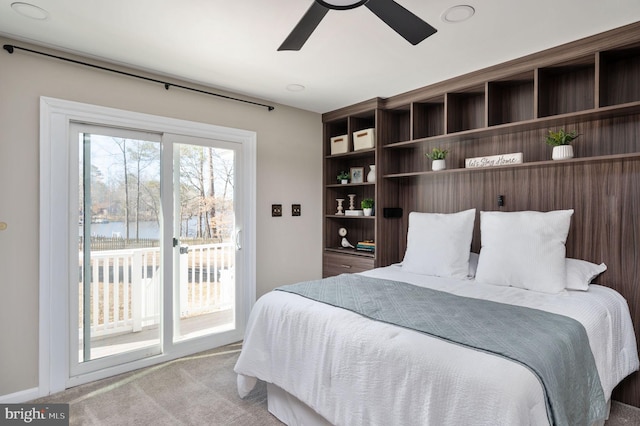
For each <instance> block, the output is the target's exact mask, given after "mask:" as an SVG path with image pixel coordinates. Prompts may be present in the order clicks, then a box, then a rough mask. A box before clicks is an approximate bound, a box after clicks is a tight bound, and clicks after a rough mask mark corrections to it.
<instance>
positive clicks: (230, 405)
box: [34, 343, 640, 426]
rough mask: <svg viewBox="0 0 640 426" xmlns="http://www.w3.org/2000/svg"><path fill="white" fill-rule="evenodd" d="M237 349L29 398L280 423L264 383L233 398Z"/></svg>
mask: <svg viewBox="0 0 640 426" xmlns="http://www.w3.org/2000/svg"><path fill="white" fill-rule="evenodd" d="M240 348H241V344H240V343H237V344H233V345H229V346H224V347H222V348H218V349H215V350H211V351H207V352H203V353H200V354H197V355H193V356H189V357H185V358H181V359H178V360H175V361H170V362H167V363H164V364H160V365H157V366H153V367H148V368H145V369H141V370H138V371H134V372H131V373H126V374H122V375H119V376H116V377H112V378H109V379H104V380H100V381H97V382H94V383H89V384H86V385H82V386H77V387H75V388H72V389H68V390H66V391H64V392H61V393H58V394H55V395H52V396H49V397H47V398H41V399H39V400H37V401H34V402H37V403H51V402H60V403H69V404H70V407H69V409H70V417H71V419H70V424H71V425H96V426H97V425H104V426H111V425H113V426H120V425H136V426H142V425H149V426H162V425H167V426H169V425H171V426H180V425H198V426H199V425H229V426H249V425H265V426H269V425H282V423H280V422H279V421H278V420H277V419H276V418H275V417H273V416H272V415H271V414H269V412H268V411H267V399H266V386H265V385H264V384H260V385H259V386H258V387H257V388H256V389H255V390H254V391H253V392H252V393H251V394H250V395H249V396H248V397H247V398H245V399H240V398H239V397H238V393H237V391H236V375H235V373H234V372H233V366H234V365H235V362H236V360H237V359H238V354H239V352H240ZM631 425H640V409H637V408H633V407H629V406H626V405H622V404H617V403H614V405H613V407H612V410H611V417H610V419H609V421H607V422H606V426H631ZM390 426H393V425H390Z"/></svg>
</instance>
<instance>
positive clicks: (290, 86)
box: [287, 84, 305, 92]
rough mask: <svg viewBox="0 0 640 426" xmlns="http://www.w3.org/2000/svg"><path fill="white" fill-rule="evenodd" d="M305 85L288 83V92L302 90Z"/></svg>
mask: <svg viewBox="0 0 640 426" xmlns="http://www.w3.org/2000/svg"><path fill="white" fill-rule="evenodd" d="M304 89H305V87H304V86H303V85H302V84H288V85H287V90H288V91H290V92H302V91H303V90H304Z"/></svg>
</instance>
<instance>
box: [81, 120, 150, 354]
mask: <svg viewBox="0 0 640 426" xmlns="http://www.w3.org/2000/svg"><path fill="white" fill-rule="evenodd" d="M79 148H80V151H79V152H80V153H81V155H80V166H79V170H78V172H79V176H80V179H79V182H80V185H79V200H80V203H79V206H78V209H79V218H80V222H79V224H78V231H79V232H78V253H79V259H80V273H79V287H78V291H79V295H80V297H79V301H80V306H79V322H78V323H79V346H78V347H79V361H80V362H81V363H82V362H86V361H90V360H95V359H98V358H103V357H106V356H110V355H115V354H120V353H124V352H128V351H132V350H135V349H140V348H145V347H149V346H153V345H156V346H157V345H159V343H160V330H161V327H160V325H161V323H160V320H161V294H162V293H161V290H162V282H161V277H160V272H161V267H160V266H161V265H160V261H161V257H160V229H161V227H160V220H161V216H160V143H158V142H149V141H144V140H133V139H126V138H118V137H111V136H104V135H97V134H88V133H81V134H80V137H79Z"/></svg>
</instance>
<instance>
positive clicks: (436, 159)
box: [425, 148, 449, 171]
mask: <svg viewBox="0 0 640 426" xmlns="http://www.w3.org/2000/svg"><path fill="white" fill-rule="evenodd" d="M448 153H449V151H447V150H446V149H440V148H433V149H432V150H431V152H427V153H426V154H425V155H426V156H427V157H428V158H429V159H430V160H432V161H433V162H432V163H431V170H433V171H438V170H444V169H446V168H447V164H446V162H445V158H447V154H448Z"/></svg>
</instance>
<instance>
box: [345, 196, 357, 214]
mask: <svg viewBox="0 0 640 426" xmlns="http://www.w3.org/2000/svg"><path fill="white" fill-rule="evenodd" d="M347 197H349V210H353V209H355V208H356V205H355V198H356V194H348V195H347Z"/></svg>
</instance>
